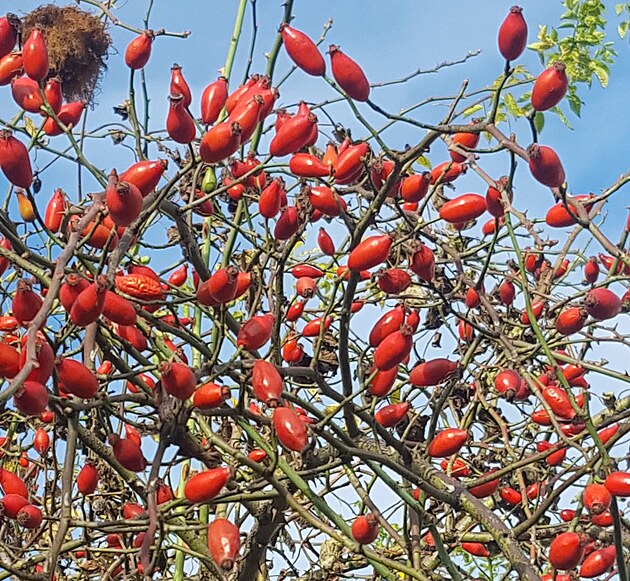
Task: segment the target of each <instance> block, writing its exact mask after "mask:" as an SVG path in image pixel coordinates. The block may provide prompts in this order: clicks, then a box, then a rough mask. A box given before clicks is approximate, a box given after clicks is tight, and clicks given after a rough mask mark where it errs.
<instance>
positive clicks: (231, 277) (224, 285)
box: [199, 266, 239, 304]
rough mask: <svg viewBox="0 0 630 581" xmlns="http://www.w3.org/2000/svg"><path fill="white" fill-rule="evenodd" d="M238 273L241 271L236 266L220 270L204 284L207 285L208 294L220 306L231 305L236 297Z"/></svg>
mask: <svg viewBox="0 0 630 581" xmlns="http://www.w3.org/2000/svg"><path fill="white" fill-rule="evenodd" d="M238 273H239V270H238V268H236V267H235V266H228V267H226V268H220V269H219V270H217V271H216V272H215V273H214V274H213V275H212V276H211V277H210V278H209V279H208V280H207V283H202V284H207V287H208V292H209V293H210V295H211V296H212V298H213V299H214V300H215V301H216V302H217V303H218V304H225V303H229V302H230V301H232V300H234V298H235V297H236V292H237V289H238ZM199 288H201V285H200V287H199Z"/></svg>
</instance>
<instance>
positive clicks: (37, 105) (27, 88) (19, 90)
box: [11, 77, 44, 113]
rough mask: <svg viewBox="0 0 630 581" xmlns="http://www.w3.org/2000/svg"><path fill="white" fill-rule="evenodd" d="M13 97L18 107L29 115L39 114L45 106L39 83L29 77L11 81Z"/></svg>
mask: <svg viewBox="0 0 630 581" xmlns="http://www.w3.org/2000/svg"><path fill="white" fill-rule="evenodd" d="M11 95H12V96H13V100H14V101H15V102H16V103H17V105H18V106H19V107H21V108H22V109H24V110H25V111H28V112H29V113H39V112H40V109H41V107H42V106H43V105H44V99H43V98H42V94H41V91H40V89H39V83H38V82H37V81H34V80H33V79H29V78H28V77H20V78H17V79H14V80H13V81H11Z"/></svg>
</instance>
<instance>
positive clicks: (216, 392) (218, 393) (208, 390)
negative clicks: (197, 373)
mask: <svg viewBox="0 0 630 581" xmlns="http://www.w3.org/2000/svg"><path fill="white" fill-rule="evenodd" d="M229 397H230V388H229V387H226V386H225V385H219V384H218V383H213V382H208V383H204V384H203V385H202V386H201V387H199V389H197V390H196V391H195V393H194V394H193V405H194V406H195V407H196V408H198V409H200V410H210V409H214V408H218V407H221V406H222V405H223V404H224V403H225V401H226V400H227V399H229Z"/></svg>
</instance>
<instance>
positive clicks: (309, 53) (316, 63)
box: [280, 23, 326, 77]
mask: <svg viewBox="0 0 630 581" xmlns="http://www.w3.org/2000/svg"><path fill="white" fill-rule="evenodd" d="M280 33H281V35H282V42H283V43H284V48H285V49H286V50H287V54H288V55H289V57H290V58H291V60H292V61H293V62H294V63H295V64H296V65H297V66H298V67H299V68H300V69H302V70H303V71H304V72H306V73H308V74H309V75H313V76H314V77H321V76H322V75H323V74H324V73H325V72H326V62H325V61H324V57H323V56H322V54H321V53H320V52H319V50H318V48H317V45H316V44H315V43H314V42H313V41H312V40H311V39H310V38H309V37H308V36H307V35H306V34H304V33H303V32H302V31H300V30H297V29H295V28H292V27H291V26H289V25H288V24H286V23H285V24H282V26H281V27H280Z"/></svg>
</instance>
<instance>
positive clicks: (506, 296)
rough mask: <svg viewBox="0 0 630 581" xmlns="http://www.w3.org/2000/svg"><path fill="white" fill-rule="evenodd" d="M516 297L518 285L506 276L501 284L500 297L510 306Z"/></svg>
mask: <svg viewBox="0 0 630 581" xmlns="http://www.w3.org/2000/svg"><path fill="white" fill-rule="evenodd" d="M515 297H516V287H515V286H514V283H513V282H512V281H511V280H508V279H507V278H504V279H503V281H501V284H500V285H499V299H500V300H501V302H502V303H503V304H504V305H507V306H510V305H511V304H512V303H513V302H514V298H515Z"/></svg>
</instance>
